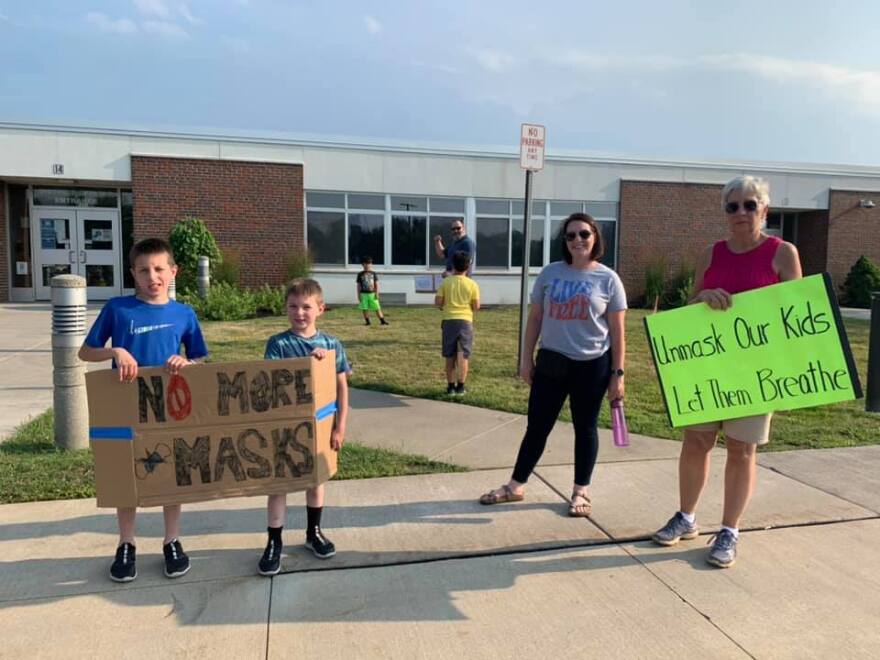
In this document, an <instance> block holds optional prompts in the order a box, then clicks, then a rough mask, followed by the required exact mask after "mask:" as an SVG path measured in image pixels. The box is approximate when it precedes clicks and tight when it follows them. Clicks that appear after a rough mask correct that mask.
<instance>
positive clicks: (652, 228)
mask: <svg viewBox="0 0 880 660" xmlns="http://www.w3.org/2000/svg"><path fill="white" fill-rule="evenodd" d="M744 173H747V174H755V175H758V176H762V177H764V178H766V179H768V180H769V182H770V194H771V212H770V214H769V217H768V227H767V231H768V232H770V233H775V234H778V235H781V236H783V237H784V238H785V239H786V240H790V241H792V242H793V243H795V244H796V245H797V246H798V249H799V250H800V253H801V258H802V262H803V265H804V270H805V272H806V273H817V272H822V271H827V272H829V273H830V274H831V276H832V277H833V279H834V281H835V282H836V283H837V284H838V285H839V284H841V283H842V282H843V279H844V277H845V276H846V273H847V272H848V271H849V268H850V267H851V266H852V264H853V263H854V262H855V261H856V260H857V259H858V257H859V256H860V255H862V254H864V255H866V256H868V257H869V258H871V259H872V260H874V261H876V262H880V231H878V226H880V206H878V205H880V167H876V168H874V167H846V166H837V165H813V164H811V165H799V164H783V163H748V162H741V163H731V162H705V163H704V162H685V161H660V160H650V159H637V158H625V159H622V158H618V159H615V158H597V157H593V156H589V155H581V154H562V153H560V152H556V153H554V152H553V151H550V152H549V153H548V157H547V159H546V165H545V169H544V170H543V171H541V172H540V173H538V174H536V175H535V177H534V188H533V190H534V200H533V205H532V226H531V246H530V248H531V249H530V266H531V267H532V268H531V272H532V274H533V275H536V274H537V272H538V271H539V270H540V267H541V266H542V265H544V264H546V263H549V262H550V261H553V260H556V259H558V258H559V242H558V241H557V240H556V232H557V231H558V227H559V225H560V223H561V221H562V220H563V218H565V217H566V216H567V215H569V214H570V213H572V212H574V211H586V212H588V213H590V214H591V215H593V216H594V217H595V218H596V219H597V221H598V222H599V225H600V227H601V229H602V233H603V237H604V238H605V240H606V243H607V246H608V249H607V251H606V258H605V261H606V263H608V264H609V265H611V266H612V267H614V268H616V269H617V270H618V271H619V272H620V274H621V277H622V278H623V280H624V283H625V285H626V287H627V291H628V293H629V295H630V298H631V299H634V300H636V299H638V298H639V296H640V295H641V294H642V293H643V291H644V279H645V270H646V268H647V267H648V266H650V265H653V264H655V263H658V262H659V261H661V260H662V262H663V263H664V264H665V266H666V270H667V273H669V274H674V273H675V272H676V271H677V270H678V269H679V268H681V267H682V266H687V265H690V264H692V263H693V261H694V258H695V255H696V254H697V253H698V252H699V251H700V250H702V249H703V248H704V247H705V246H706V245H708V244H710V243H712V242H713V241H715V240H718V239H719V238H721V237H723V235H724V232H725V223H724V215H723V213H722V211H721V200H720V193H721V189H722V187H723V185H724V183H725V182H726V181H728V180H729V179H731V178H733V177H734V176H737V175H739V174H744ZM523 188H524V175H523V173H522V170H520V168H519V162H518V154H517V153H516V152H515V150H514V148H511V149H510V150H509V151H501V150H491V149H475V148H448V149H438V148H436V147H422V146H419V145H389V144H381V143H375V144H370V143H366V142H360V143H352V142H332V141H321V142H319V141H314V140H303V139H294V138H289V137H275V136H273V137H256V136H239V135H214V134H200V133H187V134H183V133H167V132H165V133H160V132H155V131H134V130H116V129H94V128H83V127H67V126H41V125H28V124H13V123H6V124H3V123H0V255H3V261H2V264H0V302H3V301H30V300H41V299H47V298H48V297H49V289H48V282H49V279H50V278H51V276H52V275H54V274H58V273H64V272H74V273H79V274H81V275H83V276H84V277H85V278H86V280H87V282H88V285H89V296H90V298H91V299H94V300H99V299H103V298H107V297H109V296H112V295H119V294H121V293H125V292H128V291H130V290H131V284H132V283H131V278H130V276H129V274H128V272H127V270H128V269H127V264H126V256H125V253H126V252H127V250H128V247H129V246H130V245H131V244H132V242H133V241H135V240H138V239H140V238H142V237H144V236H148V235H163V236H167V234H168V231H169V229H170V228H171V226H172V225H173V224H174V223H175V222H176V221H177V220H179V219H181V218H183V217H186V216H196V217H199V218H201V219H202V220H203V221H205V223H206V224H207V225H208V227H209V228H210V229H211V230H212V232H213V233H214V235H215V237H216V238H217V240H218V243H219V244H220V246H221V248H222V249H224V250H227V251H234V252H236V253H238V255H239V256H240V258H241V264H242V268H241V280H242V281H241V284H242V285H245V286H259V285H261V284H263V283H271V284H277V283H280V282H281V281H282V280H283V279H284V273H285V272H286V266H287V263H288V261H289V260H290V259H291V255H292V254H293V253H294V252H295V251H296V250H302V249H303V248H305V247H307V248H308V250H309V253H310V255H311V258H312V259H313V261H314V267H313V270H314V272H315V274H316V276H317V277H318V278H319V279H320V280H321V282H322V284H323V286H324V288H325V291H326V296H327V299H328V301H330V302H339V303H352V302H354V299H353V293H352V292H353V286H352V284H353V281H354V274H355V273H356V272H357V271H359V270H360V259H361V258H362V257H363V256H365V255H369V256H371V257H372V258H373V262H374V264H375V269H376V270H377V271H378V272H379V273H380V274H381V276H382V281H383V287H382V289H383V292H385V293H392V294H397V296H398V297H399V298H403V299H405V300H406V301H407V302H410V303H429V302H430V301H431V299H432V294H430V293H426V292H423V290H422V288H423V286H424V282H425V279H426V276H427V275H430V274H431V273H434V272H437V271H439V270H440V269H441V268H440V266H441V263H440V260H438V259H437V257H436V255H434V253H433V250H432V247H431V245H432V243H431V238H432V236H434V235H436V234H444V235H446V236H447V237H448V235H449V233H448V227H449V224H450V221H451V220H452V219H454V218H461V219H463V220H464V222H465V225H466V227H467V231H468V234H469V235H470V236H472V237H473V238H475V239H476V241H477V245H478V248H477V258H476V264H475V271H474V276H475V278H476V279H477V281H478V282H479V284H480V287H481V290H482V294H483V299H484V302H486V303H514V302H517V301H518V299H519V274H520V270H521V263H522V247H523V238H524V237H523V231H522V227H523V224H522V217H523V204H522V195H523ZM428 279H429V278H428Z"/></svg>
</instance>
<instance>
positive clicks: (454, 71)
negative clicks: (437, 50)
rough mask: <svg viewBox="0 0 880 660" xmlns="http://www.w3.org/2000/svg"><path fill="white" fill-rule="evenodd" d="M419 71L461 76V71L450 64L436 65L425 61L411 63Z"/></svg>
mask: <svg viewBox="0 0 880 660" xmlns="http://www.w3.org/2000/svg"><path fill="white" fill-rule="evenodd" d="M410 64H412V65H413V66H414V67H416V68H417V69H430V70H432V71H441V72H442V73H449V74H455V75H457V74H459V73H461V71H459V70H458V69H456V68H455V67H454V66H449V65H448V64H434V63H431V62H425V61H423V60H412V61H411V62H410Z"/></svg>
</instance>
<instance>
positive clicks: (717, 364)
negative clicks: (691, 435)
mask: <svg viewBox="0 0 880 660" xmlns="http://www.w3.org/2000/svg"><path fill="white" fill-rule="evenodd" d="M645 329H646V330H647V333H648V344H649V345H650V347H651V355H652V357H653V358H654V366H655V368H656V369H657V375H658V377H659V379H660V389H661V391H662V392H663V398H664V400H665V403H666V412H667V414H668V416H669V421H670V423H671V424H672V426H675V427H677V426H686V425H689V424H700V423H704V422H713V421H717V420H723V419H733V418H736V417H747V416H749V415H760V414H764V413H768V412H772V411H774V410H792V409H795V408H807V407H811V406H819V405H824V404H828V403H836V402H838V401H850V400H852V399H857V398H860V397H861V396H862V388H861V384H860V383H859V376H858V373H857V372H856V368H855V363H854V362H853V358H852V353H851V351H850V348H849V342H848V341H847V337H846V331H845V330H844V327H843V322H842V320H841V317H840V309H839V307H838V305H837V299H836V297H835V296H834V290H833V288H832V285H831V279H830V277H829V276H828V275H827V274H824V275H812V276H810V277H805V278H803V279H800V280H794V281H791V282H783V283H781V284H775V285H773V286H768V287H763V288H761V289H755V290H754V291H746V292H744V293H739V294H736V295H734V296H733V306H731V307H730V308H729V309H727V310H725V311H723V312H720V311H716V310H713V309H711V308H710V307H709V306H708V305H706V304H699V305H689V306H687V307H682V308H680V309H675V310H670V311H668V312H662V313H660V314H654V315H652V316H647V317H645Z"/></svg>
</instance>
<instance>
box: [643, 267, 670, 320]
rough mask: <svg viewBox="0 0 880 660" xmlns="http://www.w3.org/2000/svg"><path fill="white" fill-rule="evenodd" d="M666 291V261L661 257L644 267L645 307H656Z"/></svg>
mask: <svg viewBox="0 0 880 660" xmlns="http://www.w3.org/2000/svg"><path fill="white" fill-rule="evenodd" d="M665 291H666V262H665V261H663V260H662V259H660V260H658V261H655V262H653V263H650V264H648V266H647V268H645V307H646V308H648V309H657V307H658V306H659V305H660V301H661V300H662V298H663V293H664V292H665Z"/></svg>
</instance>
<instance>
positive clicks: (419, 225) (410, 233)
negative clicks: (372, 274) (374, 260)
mask: <svg viewBox="0 0 880 660" xmlns="http://www.w3.org/2000/svg"><path fill="white" fill-rule="evenodd" d="M427 224H428V219H427V218H426V217H425V216H422V215H393V216H391V263H393V264H397V265H405V266H424V265H425V255H426V252H427V250H426V245H427V240H426V237H427Z"/></svg>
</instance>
